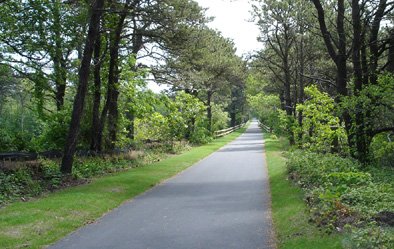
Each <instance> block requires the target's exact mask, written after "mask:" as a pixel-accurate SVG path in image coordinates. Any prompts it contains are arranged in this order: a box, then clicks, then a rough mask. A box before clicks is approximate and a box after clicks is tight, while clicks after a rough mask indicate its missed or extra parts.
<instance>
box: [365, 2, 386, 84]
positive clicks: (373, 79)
mask: <svg viewBox="0 0 394 249" xmlns="http://www.w3.org/2000/svg"><path fill="white" fill-rule="evenodd" d="M386 7H387V0H380V1H379V5H378V8H377V10H376V12H375V16H374V18H373V20H372V25H371V32H370V36H369V50H370V59H369V64H370V66H369V72H370V79H369V82H370V83H371V84H373V85H376V84H377V81H378V72H377V70H378V62H379V39H378V35H379V30H380V23H381V21H382V19H383V16H384V13H385V10H386Z"/></svg>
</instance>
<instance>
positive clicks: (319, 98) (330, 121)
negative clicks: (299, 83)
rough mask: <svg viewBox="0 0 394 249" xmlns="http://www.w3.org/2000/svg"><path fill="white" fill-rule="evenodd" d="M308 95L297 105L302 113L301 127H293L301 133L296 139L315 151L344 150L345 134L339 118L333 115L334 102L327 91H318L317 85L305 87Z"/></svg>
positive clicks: (297, 132)
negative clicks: (302, 102) (306, 98)
mask: <svg viewBox="0 0 394 249" xmlns="http://www.w3.org/2000/svg"><path fill="white" fill-rule="evenodd" d="M305 94H306V95H307V96H308V97H309V99H308V100H306V101H305V102H304V104H298V105H297V111H298V112H302V113H303V122H302V127H299V126H298V127H297V128H296V129H294V132H295V133H296V134H301V135H302V136H296V137H297V138H299V137H301V140H300V141H298V143H299V144H301V146H302V148H305V149H310V150H313V151H317V152H331V151H334V150H335V151H341V150H342V151H345V150H346V148H347V146H346V142H347V136H346V133H345V129H344V127H343V126H342V125H341V124H340V120H339V118H338V117H337V116H335V111H336V110H335V104H334V103H335V102H334V99H332V98H331V97H330V96H329V95H328V94H327V93H323V92H320V91H319V89H318V88H317V86H310V87H306V88H305Z"/></svg>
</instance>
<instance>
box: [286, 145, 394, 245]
mask: <svg viewBox="0 0 394 249" xmlns="http://www.w3.org/2000/svg"><path fill="white" fill-rule="evenodd" d="M288 159H289V160H288V161H287V168H288V171H289V174H290V178H291V179H293V180H294V182H295V183H297V184H298V185H300V186H301V187H302V188H303V189H304V191H305V200H306V202H307V204H308V206H309V208H310V213H311V219H312V220H313V221H314V222H316V223H317V224H318V225H319V226H321V227H324V228H328V229H329V230H330V231H332V230H334V229H337V230H342V229H343V227H344V226H345V225H347V224H351V225H357V226H360V224H361V225H362V224H363V223H365V222H371V221H373V220H376V218H377V216H378V215H380V214H382V213H390V214H391V213H392V212H393V211H394V188H393V185H392V183H384V182H382V181H380V179H381V177H380V176H379V177H377V178H375V177H374V175H375V174H376V170H375V171H370V172H365V171H362V169H363V170H365V168H362V167H361V165H360V164H359V163H357V162H356V161H355V160H353V159H350V158H341V157H338V156H336V155H332V154H318V153H313V152H307V151H299V150H296V151H293V152H292V153H289V154H288ZM386 177H387V176H386ZM391 177H392V176H391ZM361 227H362V226H361ZM370 232H373V231H370ZM355 236H356V235H355ZM355 238H356V239H357V238H358V239H360V240H361V239H362V236H361V237H357V236H356V237H355ZM379 241H380V240H379ZM384 241H386V240H383V242H384ZM383 242H382V243H383ZM360 243H361V242H360ZM374 243H375V242H374ZM376 243H377V244H379V243H380V242H376ZM383 244H384V245H386V242H384V243H383ZM360 245H364V244H362V243H361V244H360ZM354 248H363V247H354ZM365 248H375V247H365ZM376 248H386V247H376Z"/></svg>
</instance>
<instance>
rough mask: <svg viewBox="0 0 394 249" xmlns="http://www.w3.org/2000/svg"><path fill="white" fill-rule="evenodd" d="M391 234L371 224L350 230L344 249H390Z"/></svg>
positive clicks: (392, 242) (392, 243)
mask: <svg viewBox="0 0 394 249" xmlns="http://www.w3.org/2000/svg"><path fill="white" fill-rule="evenodd" d="M392 235H393V232H392V231H391V232H390V231H388V229H385V228H382V227H380V226H377V224H376V223H374V222H371V223H369V224H367V226H366V227H363V228H355V229H353V230H352V233H351V236H350V242H349V243H348V244H346V245H345V248H346V249H390V248H393V247H394V237H393V236H392Z"/></svg>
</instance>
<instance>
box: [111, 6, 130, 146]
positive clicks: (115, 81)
mask: <svg viewBox="0 0 394 249" xmlns="http://www.w3.org/2000/svg"><path fill="white" fill-rule="evenodd" d="M128 2H129V1H127V3H126V5H125V7H124V8H123V11H124V12H123V13H122V14H121V15H120V17H119V20H118V22H117V24H116V27H115V30H114V32H113V34H112V35H111V43H110V44H111V45H110V50H109V51H110V59H109V70H108V91H109V99H108V100H107V103H108V135H109V141H108V145H107V146H108V148H109V149H110V150H113V149H114V148H115V143H116V140H117V131H118V117H119V109H118V98H119V89H118V87H119V75H120V70H119V46H120V42H121V40H122V36H121V35H122V31H123V25H124V22H125V19H126V16H127V11H126V10H127V9H128Z"/></svg>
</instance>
